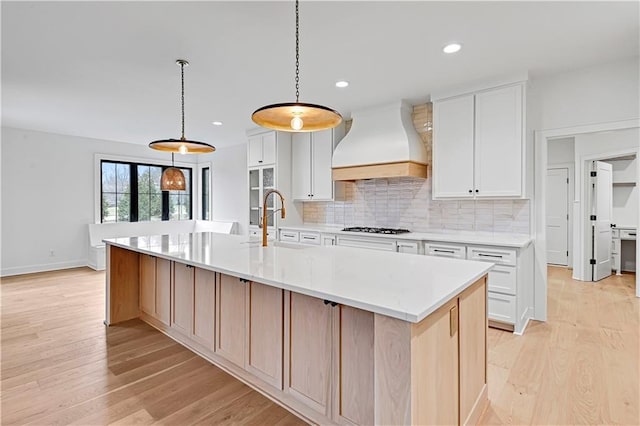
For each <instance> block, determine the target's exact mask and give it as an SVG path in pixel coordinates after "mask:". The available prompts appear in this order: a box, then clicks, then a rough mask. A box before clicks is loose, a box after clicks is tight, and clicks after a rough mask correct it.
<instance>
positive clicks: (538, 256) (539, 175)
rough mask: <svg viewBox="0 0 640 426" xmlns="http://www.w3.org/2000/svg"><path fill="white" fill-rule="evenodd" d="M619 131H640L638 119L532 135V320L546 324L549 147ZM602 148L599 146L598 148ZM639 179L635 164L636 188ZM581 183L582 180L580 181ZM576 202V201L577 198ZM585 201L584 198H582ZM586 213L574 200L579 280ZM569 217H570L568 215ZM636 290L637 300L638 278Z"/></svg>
mask: <svg viewBox="0 0 640 426" xmlns="http://www.w3.org/2000/svg"><path fill="white" fill-rule="evenodd" d="M619 130H627V131H629V130H630V131H634V132H639V131H640V119H631V120H623V121H617V122H610V123H599V124H593V125H585V126H575V127H568V128H563V129H554V130H544V131H536V132H535V158H534V164H535V166H534V167H535V173H534V176H535V185H534V206H533V208H534V214H533V216H532V226H533V229H534V233H535V238H536V244H535V263H534V318H535V319H537V320H540V321H545V320H546V318H547V239H546V234H547V221H546V207H547V201H546V195H547V168H548V158H547V155H548V144H549V142H552V141H553V140H556V139H560V138H570V137H575V136H577V135H581V136H584V135H590V134H603V133H605V132H606V133H609V132H610V133H616V132H617V131H619ZM638 140H640V139H639V138H637V137H636V139H635V146H634V147H633V150H634V151H635V153H636V158H638V154H639V153H640V145H639V144H638ZM600 145H602V144H600ZM577 157H578V155H576V160H578V161H576V162H575V165H576V171H575V176H576V178H581V176H582V175H583V173H584V170H582V164H583V163H584V159H583V158H577ZM578 166H580V169H581V170H578ZM638 176H640V161H638V162H637V165H636V180H635V185H636V186H638V182H639V179H638ZM580 180H582V179H580ZM576 194H578V182H577V179H576ZM580 194H581V196H582V194H584V191H583V187H581V188H580ZM576 198H578V197H576ZM581 199H582V200H583V201H584V198H581ZM635 206H636V208H640V202H638V200H636V202H635ZM583 210H584V211H585V214H586V206H585V205H584V203H582V204H581V203H579V202H578V200H575V202H574V204H573V206H572V208H571V209H570V211H571V212H572V213H573V217H574V218H575V219H576V220H575V221H574V224H573V227H572V229H573V231H574V232H573V234H574V237H573V240H574V242H575V243H576V244H574V249H575V254H574V256H573V268H574V273H576V272H579V274H580V277H576V278H580V279H582V280H584V279H583V278H582V276H583V275H584V273H585V272H584V269H585V266H588V265H584V263H585V262H584V261H583V259H582V253H584V252H585V250H586V249H587V247H586V244H585V241H584V240H583V239H582V240H581V239H580V238H579V237H578V236H577V234H579V233H582V230H583V229H584V222H585V220H584V219H586V217H584V215H583V214H582V211H583ZM570 214H571V213H570ZM638 216H639V215H636V218H635V223H634V224H633V225H634V226H635V227H636V228H638V227H639V225H640V219H639V217H638ZM635 245H636V264H640V249H639V246H640V240H636V241H635ZM635 283H636V289H635V293H636V296H637V297H640V276H639V275H638V274H636V277H635Z"/></svg>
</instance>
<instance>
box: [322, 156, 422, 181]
mask: <svg viewBox="0 0 640 426" xmlns="http://www.w3.org/2000/svg"><path fill="white" fill-rule="evenodd" d="M332 175H333V180H334V181H345V180H346V181H354V180H360V179H376V178H392V177H416V178H423V179H426V178H427V177H428V175H429V167H428V165H427V164H420V163H416V162H413V161H401V162H397V163H386V164H368V165H364V166H351V167H334V168H333V173H332Z"/></svg>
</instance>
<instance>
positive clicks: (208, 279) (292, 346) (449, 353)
mask: <svg viewBox="0 0 640 426" xmlns="http://www.w3.org/2000/svg"><path fill="white" fill-rule="evenodd" d="M107 262H108V263H107V278H106V281H107V298H106V299H107V306H106V319H105V323H106V324H107V325H111V324H116V323H118V322H122V321H126V320H129V319H132V318H136V317H139V318H141V319H142V320H143V321H145V322H147V323H148V324H150V325H152V326H153V327H155V328H157V329H158V330H160V331H161V332H163V333H164V334H166V335H168V336H169V337H171V338H172V339H174V340H176V341H178V342H179V343H181V344H182V345H184V346H185V347H188V348H189V349H191V350H192V351H194V352H196V353H198V354H199V355H200V356H202V357H204V358H205V359H207V360H209V361H210V362H212V363H213V364H215V365H216V366H218V367H220V368H221V369H223V370H225V371H227V372H228V373H230V374H231V375H233V376H235V377H236V378H238V379H239V380H241V381H243V382H244V383H246V384H248V385H249V386H251V387H252V388H254V389H256V390H257V391H259V392H260V393H262V394H264V395H265V396H267V397H268V398H270V399H272V400H273V401H275V402H276V403H278V404H280V405H282V406H283V407H285V408H286V409H288V410H289V411H291V412H293V413H294V414H296V415H297V416H299V417H300V418H302V419H304V420H305V421H308V422H310V423H316V424H347V425H353V424H395V425H400V424H476V423H477V422H478V420H479V418H480V416H481V415H482V413H483V411H484V410H485V409H486V407H487V405H488V399H487V385H486V383H487V352H486V351H487V334H486V333H487V305H486V303H487V302H486V301H487V286H486V276H485V277H482V278H481V279H479V280H478V281H476V282H475V283H474V284H472V285H471V286H469V287H468V288H466V289H465V290H464V291H462V292H461V293H460V294H458V295H456V296H454V297H453V298H452V299H451V300H450V301H449V302H447V303H446V304H445V305H444V306H442V307H440V308H439V309H437V310H436V311H435V312H433V313H432V314H430V315H429V316H427V317H426V318H425V319H424V320H422V321H420V322H418V323H411V322H408V321H403V320H399V319H396V318H392V317H388V316H385V315H381V314H377V313H372V312H369V311H366V310H362V309H356V308H353V307H350V306H346V305H342V304H335V303H332V302H330V301H326V300H323V299H318V298H314V297H310V296H306V295H303V294H299V293H295V292H291V291H287V290H283V289H280V288H277V287H274V286H271V285H265V284H261V283H258V282H253V281H248V280H245V279H240V278H237V277H233V276H232V275H229V274H222V273H219V272H215V271H210V270H205V269H201V268H196V267H193V266H190V265H185V264H183V263H181V262H180V261H179V260H178V259H176V260H168V259H164V258H161V257H155V256H150V255H147V254H142V253H137V252H135V251H133V250H127V249H123V248H120V247H116V246H113V245H111V244H107ZM425 285H428V283H425ZM166 307H169V310H168V312H167V309H166Z"/></svg>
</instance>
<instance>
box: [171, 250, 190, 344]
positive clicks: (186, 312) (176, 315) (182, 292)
mask: <svg viewBox="0 0 640 426" xmlns="http://www.w3.org/2000/svg"><path fill="white" fill-rule="evenodd" d="M193 269H194V268H193V267H191V266H188V265H185V264H182V263H178V262H174V263H173V291H172V294H171V296H172V303H171V305H172V308H173V309H172V310H171V327H172V328H175V329H176V330H179V331H180V332H182V333H184V334H186V335H191V330H192V320H193Z"/></svg>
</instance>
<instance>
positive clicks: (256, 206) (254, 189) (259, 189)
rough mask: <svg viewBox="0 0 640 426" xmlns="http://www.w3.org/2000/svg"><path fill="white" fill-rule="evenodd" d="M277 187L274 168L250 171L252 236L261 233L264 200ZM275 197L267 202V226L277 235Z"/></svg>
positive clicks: (252, 169)
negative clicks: (268, 192) (266, 194)
mask: <svg viewBox="0 0 640 426" xmlns="http://www.w3.org/2000/svg"><path fill="white" fill-rule="evenodd" d="M275 187H276V175H275V167H274V166H262V167H252V168H250V169H249V227H250V230H249V231H250V233H251V234H258V233H259V225H260V224H261V221H262V208H263V205H262V200H263V199H264V194H265V192H266V191H268V190H269V189H274V188H275ZM275 198H276V197H275V196H274V195H271V196H270V197H269V199H268V200H267V206H266V208H267V226H268V232H269V233H270V234H271V233H272V232H273V234H272V235H275V224H276V214H275V208H274V206H275V205H276V203H275Z"/></svg>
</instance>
